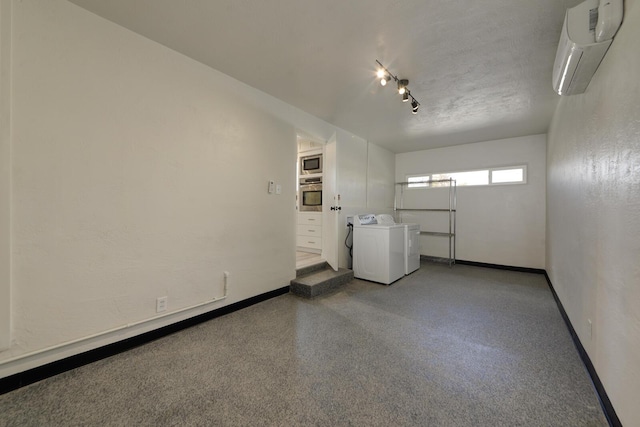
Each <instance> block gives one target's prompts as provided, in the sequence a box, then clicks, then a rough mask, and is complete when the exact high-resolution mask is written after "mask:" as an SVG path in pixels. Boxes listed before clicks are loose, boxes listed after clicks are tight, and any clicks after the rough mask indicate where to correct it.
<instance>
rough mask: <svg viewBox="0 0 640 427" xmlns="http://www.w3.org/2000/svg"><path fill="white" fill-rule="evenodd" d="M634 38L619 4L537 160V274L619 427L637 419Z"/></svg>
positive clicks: (639, 199)
mask: <svg viewBox="0 0 640 427" xmlns="http://www.w3.org/2000/svg"><path fill="white" fill-rule="evenodd" d="M638 40H640V2H639V1H638V0H627V1H625V16H624V22H623V24H622V27H621V28H620V30H619V32H618V34H617V35H616V37H615V39H614V41H613V44H612V45H611V47H610V49H609V51H608V53H607V55H606V56H605V58H604V60H603V62H602V63H601V65H600V67H599V68H598V71H597V72H596V74H595V76H594V77H593V79H592V81H591V83H590V85H589V87H588V88H587V91H586V92H585V93H584V94H581V95H574V96H569V97H562V98H561V100H560V103H559V105H558V107H557V110H556V112H555V115H554V118H553V121H552V124H551V127H550V131H549V145H548V157H547V165H548V176H547V224H548V229H547V272H548V274H549V277H550V278H551V281H552V283H553V285H554V287H555V289H556V291H557V293H558V296H559V297H560V300H561V301H562V304H563V306H564V308H565V310H566V311H567V314H568V315H569V318H570V319H571V323H572V324H573V326H574V328H575V330H576V332H577V334H578V336H579V337H580V341H581V342H582V344H583V345H584V347H585V349H586V351H587V353H588V354H589V357H590V359H591V361H592V362H593V364H594V367H595V369H596V371H597V373H598V376H599V378H600V380H601V381H602V383H603V385H604V387H605V389H606V391H607V394H608V396H609V398H610V399H611V402H612V404H613V406H614V408H615V410H616V413H617V414H618V416H619V418H620V421H621V422H622V424H623V425H625V426H633V425H638V420H640V407H639V406H638V404H637V401H638V396H640V79H638V76H640V51H639V50H638ZM589 321H591V322H592V327H590V326H589Z"/></svg>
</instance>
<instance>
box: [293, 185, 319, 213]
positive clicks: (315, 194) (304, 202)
mask: <svg viewBox="0 0 640 427" xmlns="http://www.w3.org/2000/svg"><path fill="white" fill-rule="evenodd" d="M298 210H299V211H300V212H322V177H314V178H310V177H309V178H300V192H299V195H298Z"/></svg>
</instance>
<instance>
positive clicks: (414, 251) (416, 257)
mask: <svg viewBox="0 0 640 427" xmlns="http://www.w3.org/2000/svg"><path fill="white" fill-rule="evenodd" d="M376 220H377V222H378V224H384V225H392V224H397V223H396V222H395V220H394V219H393V217H392V216H391V215H387V214H380V215H376ZM397 225H402V226H403V227H404V274H411V273H413V272H414V271H416V270H418V269H419V268H420V224H410V223H400V224H397Z"/></svg>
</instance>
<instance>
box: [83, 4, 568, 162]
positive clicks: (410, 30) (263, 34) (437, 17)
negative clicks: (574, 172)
mask: <svg viewBox="0 0 640 427" xmlns="http://www.w3.org/2000/svg"><path fill="white" fill-rule="evenodd" d="M71 1H72V2H73V3H75V4H77V5H79V6H82V7H84V8H86V9H88V10H90V11H91V12H94V13H96V14H97V15H100V16H102V17H104V18H106V19H108V20H110V21H113V22H115V23H117V24H120V25H122V26H124V27H126V28H128V29H130V30H132V31H134V32H137V33H139V34H141V35H143V36H145V37H148V38H150V39H152V40H155V41H157V42H159V43H161V44H163V45H165V46H167V47H169V48H172V49H174V50H176V51H178V52H181V53H183V54H185V55H187V56H189V57H191V58H193V59H195V60H197V61H200V62H202V63H204V64H207V65H209V66H211V67H212V68H215V69H217V70H219V71H222V72H223V73H225V74H227V75H230V76H232V77H234V78H236V79H238V80H240V81H242V82H244V83H246V84H248V85H250V86H253V87H255V88H257V89H260V90H262V91H264V92H266V93H268V94H270V95H273V96H275V97H276V98H279V99H281V100H283V101H285V102H287V103H289V104H291V105H294V106H296V107H298V108H300V109H302V110H304V111H306V112H308V113H311V114H313V115H315V116H317V117H319V118H321V119H323V120H325V121H327V122H329V123H332V124H334V125H336V126H338V127H341V128H343V129H346V130H348V131H350V132H352V133H355V134H356V135H359V136H361V137H363V138H366V139H367V140H369V141H371V142H373V143H375V144H378V145H381V146H384V147H386V148H388V149H390V150H391V151H394V152H407V151H414V150H420V149H426V148H434V147H442V146H447V145H456V144H463V143H468V142H478V141H486V140H492V139H501V138H509V137H515V136H522V135H531V134H538V133H545V132H546V131H547V128H548V125H549V122H550V120H551V116H552V114H553V110H554V109H555V105H556V103H557V101H558V98H559V97H558V96H557V95H556V94H555V93H554V92H553V90H552V88H551V72H552V66H553V61H554V58H555V51H556V47H557V44H558V39H559V35H560V29H561V27H562V21H563V19H564V11H565V8H567V7H571V6H574V5H575V4H577V3H579V2H580V1H581V0H535V1H531V0H526V1H525V0H448V1H439V0H438V1H437V0H272V1H264V0H181V1H177V0H109V1H104V0H71ZM376 59H378V60H380V61H381V62H382V63H383V64H384V65H385V66H386V67H387V68H388V69H389V71H391V72H392V73H393V74H396V75H397V76H398V77H399V78H406V79H409V89H410V90H411V94H412V95H413V96H415V98H416V99H417V100H418V101H419V102H420V104H421V107H420V111H419V112H418V114H417V115H413V114H411V107H410V105H409V104H408V103H405V104H403V103H402V102H400V96H399V95H398V94H397V91H396V90H395V89H394V87H393V85H387V86H386V87H381V86H380V84H379V83H378V82H377V80H376V79H375V70H376V64H375V60H376Z"/></svg>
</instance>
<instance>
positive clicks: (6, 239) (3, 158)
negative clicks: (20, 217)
mask: <svg viewBox="0 0 640 427" xmlns="http://www.w3.org/2000/svg"><path fill="white" fill-rule="evenodd" d="M10 343H11V1H10V0H0V350H2V349H6V348H8V347H9V346H10Z"/></svg>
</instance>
